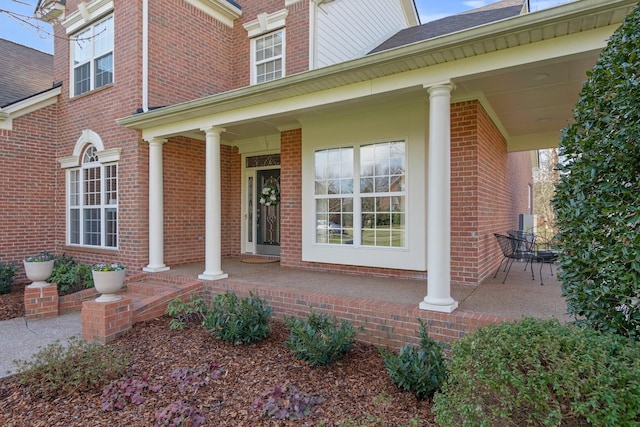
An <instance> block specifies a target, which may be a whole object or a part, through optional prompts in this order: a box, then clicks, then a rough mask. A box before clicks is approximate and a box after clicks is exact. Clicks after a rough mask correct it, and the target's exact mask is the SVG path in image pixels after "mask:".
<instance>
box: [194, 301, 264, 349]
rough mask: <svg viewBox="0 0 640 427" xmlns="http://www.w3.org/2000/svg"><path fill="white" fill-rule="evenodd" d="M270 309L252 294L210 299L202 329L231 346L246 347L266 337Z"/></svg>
mask: <svg viewBox="0 0 640 427" xmlns="http://www.w3.org/2000/svg"><path fill="white" fill-rule="evenodd" d="M272 312H273V311H272V310H271V307H269V305H268V304H267V302H266V301H264V300H262V299H260V298H259V297H257V296H256V295H254V294H253V293H250V294H249V297H246V298H242V299H240V298H238V297H237V296H236V294H235V293H233V292H227V293H225V294H220V295H216V296H215V297H213V301H212V303H211V306H210V307H209V313H208V314H207V317H206V318H205V319H204V322H203V325H204V327H205V328H206V329H207V330H208V331H209V332H211V333H212V334H214V336H216V337H217V338H220V339H222V340H224V341H228V342H231V343H234V344H249V343H252V342H254V341H259V340H261V339H264V338H266V337H267V336H268V335H269V333H270V332H271V327H270V326H269V318H270V317H271V314H272Z"/></svg>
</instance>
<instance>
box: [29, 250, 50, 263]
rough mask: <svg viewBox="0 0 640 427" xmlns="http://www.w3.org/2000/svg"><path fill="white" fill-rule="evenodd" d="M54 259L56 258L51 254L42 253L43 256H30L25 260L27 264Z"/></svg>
mask: <svg viewBox="0 0 640 427" xmlns="http://www.w3.org/2000/svg"><path fill="white" fill-rule="evenodd" d="M53 259H55V257H54V256H53V255H51V254H50V253H49V252H47V251H42V253H41V254H38V255H31V256H28V257H26V258H25V259H24V260H25V261H26V262H47V261H51V260H53Z"/></svg>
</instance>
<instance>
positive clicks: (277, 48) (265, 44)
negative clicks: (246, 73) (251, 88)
mask: <svg viewBox="0 0 640 427" xmlns="http://www.w3.org/2000/svg"><path fill="white" fill-rule="evenodd" d="M253 45H254V49H253V50H254V54H253V63H254V64H253V68H254V69H255V71H254V72H255V79H254V81H255V83H264V82H268V81H271V80H275V79H279V78H281V77H282V76H283V75H284V30H280V31H276V32H274V33H271V34H267V35H266V36H262V37H258V38H256V39H255V40H253Z"/></svg>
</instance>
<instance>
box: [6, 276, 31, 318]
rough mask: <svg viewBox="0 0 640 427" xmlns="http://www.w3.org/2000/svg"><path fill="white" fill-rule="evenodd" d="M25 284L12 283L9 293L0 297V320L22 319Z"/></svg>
mask: <svg viewBox="0 0 640 427" xmlns="http://www.w3.org/2000/svg"><path fill="white" fill-rule="evenodd" d="M25 286H26V285H25V284H16V283H14V284H13V286H12V287H11V293H8V294H3V295H0V320H9V319H15V318H16V317H24V287H25Z"/></svg>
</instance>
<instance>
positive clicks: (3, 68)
mask: <svg viewBox="0 0 640 427" xmlns="http://www.w3.org/2000/svg"><path fill="white" fill-rule="evenodd" d="M0 58H2V61H0V107H2V106H5V105H8V104H11V103H13V102H15V101H18V100H20V99H24V98H27V97H29V96H31V95H35V94H37V93H39V92H42V91H44V90H46V89H50V88H51V87H52V86H53V55H50V54H48V53H45V52H40V51H39V50H35V49H32V48H30V47H27V46H22V45H19V44H17V43H14V42H11V41H9V40H4V39H0Z"/></svg>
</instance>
